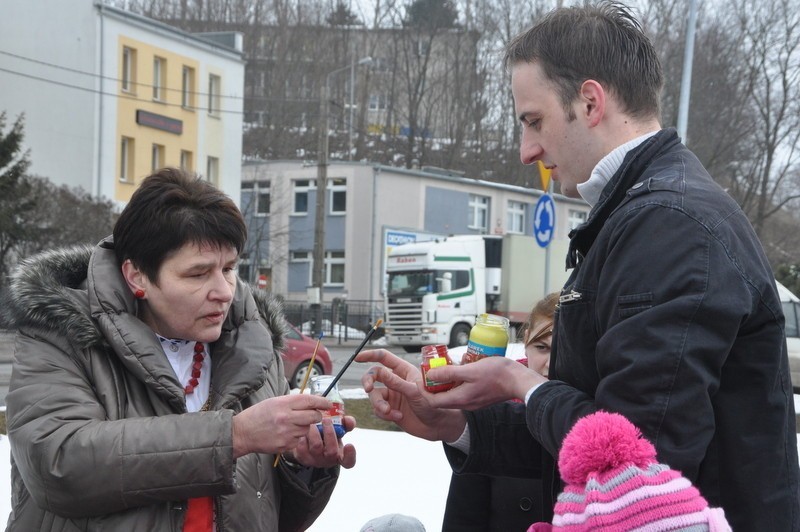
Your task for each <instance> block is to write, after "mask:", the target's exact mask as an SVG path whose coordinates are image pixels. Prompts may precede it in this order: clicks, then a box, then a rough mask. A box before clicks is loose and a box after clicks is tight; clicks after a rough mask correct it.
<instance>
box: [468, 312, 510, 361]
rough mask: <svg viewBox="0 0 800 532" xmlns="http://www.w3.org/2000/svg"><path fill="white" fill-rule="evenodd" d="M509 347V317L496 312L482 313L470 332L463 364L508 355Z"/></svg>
mask: <svg viewBox="0 0 800 532" xmlns="http://www.w3.org/2000/svg"><path fill="white" fill-rule="evenodd" d="M506 347H508V318H504V317H503V316H496V315H494V314H481V315H479V316H478V319H476V320H475V326H474V327H472V330H470V332H469V342H468V343H467V352H466V353H464V357H463V358H462V359H461V363H462V364H468V363H470V362H475V361H476V360H480V359H482V358H486V357H490V356H500V357H502V356H506Z"/></svg>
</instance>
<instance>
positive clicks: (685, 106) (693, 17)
mask: <svg viewBox="0 0 800 532" xmlns="http://www.w3.org/2000/svg"><path fill="white" fill-rule="evenodd" d="M696 25H697V0H691V2H690V5H689V20H688V22H687V25H686V44H685V45H684V48H683V76H682V77H681V99H680V103H679V104H678V135H679V136H680V138H681V141H682V142H683V143H684V144H688V143H689V140H688V139H687V135H688V129H689V96H690V93H691V89H692V63H693V62H694V32H695V26H696Z"/></svg>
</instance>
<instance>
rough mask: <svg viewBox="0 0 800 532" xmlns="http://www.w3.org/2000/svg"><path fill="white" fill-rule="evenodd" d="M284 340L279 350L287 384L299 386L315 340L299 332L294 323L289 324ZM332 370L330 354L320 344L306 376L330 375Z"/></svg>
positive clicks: (303, 377) (304, 376)
mask: <svg viewBox="0 0 800 532" xmlns="http://www.w3.org/2000/svg"><path fill="white" fill-rule="evenodd" d="M285 342H286V347H285V348H284V349H283V351H282V352H281V356H282V357H283V369H284V372H285V373H286V378H287V379H288V380H289V386H291V387H292V388H300V386H302V384H303V380H304V379H305V378H306V372H308V363H309V362H310V361H311V356H312V355H313V354H314V347H316V345H317V341H316V340H315V339H313V338H311V337H309V336H306V335H305V334H303V333H301V332H300V330H298V329H297V327H295V326H294V325H291V324H289V327H288V330H287V331H286V338H285ZM332 372H333V364H332V363H331V355H330V353H329V352H328V350H327V349H326V348H325V346H324V345H322V344H320V346H319V349H318V350H317V356H316V357H315V358H314V365H313V366H312V367H311V371H310V373H311V374H310V375H309V376H308V378H309V379H311V377H316V376H317V375H330V374H331V373H332ZM306 386H308V384H306Z"/></svg>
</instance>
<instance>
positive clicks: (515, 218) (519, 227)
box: [507, 201, 525, 235]
mask: <svg viewBox="0 0 800 532" xmlns="http://www.w3.org/2000/svg"><path fill="white" fill-rule="evenodd" d="M507 230H508V232H509V233H516V234H520V235H521V234H523V233H525V204H524V203H522V202H521V201H509V202H508V224H507Z"/></svg>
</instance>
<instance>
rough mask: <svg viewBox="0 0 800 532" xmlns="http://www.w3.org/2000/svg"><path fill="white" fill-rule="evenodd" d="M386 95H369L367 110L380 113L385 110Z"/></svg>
mask: <svg viewBox="0 0 800 532" xmlns="http://www.w3.org/2000/svg"><path fill="white" fill-rule="evenodd" d="M386 101H387V99H386V94H384V93H382V92H381V93H379V94H370V95H369V110H370V111H382V110H384V109H386Z"/></svg>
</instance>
